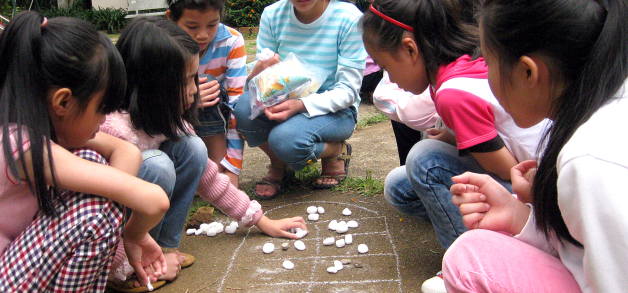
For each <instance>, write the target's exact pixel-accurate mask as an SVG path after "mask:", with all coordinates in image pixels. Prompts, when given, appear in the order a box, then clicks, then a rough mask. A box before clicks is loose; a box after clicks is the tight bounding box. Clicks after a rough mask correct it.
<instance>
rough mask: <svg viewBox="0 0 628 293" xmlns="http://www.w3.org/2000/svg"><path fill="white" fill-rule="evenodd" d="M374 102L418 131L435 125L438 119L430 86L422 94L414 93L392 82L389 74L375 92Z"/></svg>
mask: <svg viewBox="0 0 628 293" xmlns="http://www.w3.org/2000/svg"><path fill="white" fill-rule="evenodd" d="M373 104H374V105H375V106H376V107H377V108H378V109H379V110H380V111H382V113H384V114H385V115H386V116H387V117H388V118H390V119H391V120H394V121H397V122H401V123H403V124H405V125H407V126H408V127H410V128H412V129H415V130H418V131H424V130H427V129H429V128H432V127H434V124H435V123H436V120H438V114H437V113H436V108H435V107H434V101H432V97H431V96H430V91H429V88H428V89H427V90H425V91H424V92H423V93H422V94H420V95H414V94H412V93H410V92H406V91H404V90H403V89H400V88H399V87H398V86H397V84H396V83H392V82H390V79H389V78H388V75H387V74H384V77H383V78H382V80H381V81H380V83H379V84H378V85H377V88H375V92H373Z"/></svg>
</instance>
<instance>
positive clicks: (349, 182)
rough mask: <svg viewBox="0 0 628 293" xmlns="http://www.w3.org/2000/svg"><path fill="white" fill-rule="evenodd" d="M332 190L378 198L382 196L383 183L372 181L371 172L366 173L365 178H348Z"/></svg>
mask: <svg viewBox="0 0 628 293" xmlns="http://www.w3.org/2000/svg"><path fill="white" fill-rule="evenodd" d="M334 190H337V191H341V192H351V193H356V194H359V195H364V196H380V195H383V194H384V182H383V181H382V180H377V179H373V177H372V176H371V171H366V177H348V178H347V179H345V181H343V182H342V184H340V185H338V186H336V187H334Z"/></svg>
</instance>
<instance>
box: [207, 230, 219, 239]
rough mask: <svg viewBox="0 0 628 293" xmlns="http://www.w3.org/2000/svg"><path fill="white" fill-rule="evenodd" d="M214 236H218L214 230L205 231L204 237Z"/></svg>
mask: <svg viewBox="0 0 628 293" xmlns="http://www.w3.org/2000/svg"><path fill="white" fill-rule="evenodd" d="M216 234H218V233H217V232H216V228H209V229H207V231H205V235H207V236H209V237H214V236H216Z"/></svg>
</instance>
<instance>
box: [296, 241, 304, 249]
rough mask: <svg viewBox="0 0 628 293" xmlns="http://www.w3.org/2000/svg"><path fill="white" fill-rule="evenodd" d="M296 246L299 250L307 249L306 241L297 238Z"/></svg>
mask: <svg viewBox="0 0 628 293" xmlns="http://www.w3.org/2000/svg"><path fill="white" fill-rule="evenodd" d="M294 248H296V249H297V250H305V243H303V241H301V240H297V241H295V242H294Z"/></svg>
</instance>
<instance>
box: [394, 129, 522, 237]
mask: <svg viewBox="0 0 628 293" xmlns="http://www.w3.org/2000/svg"><path fill="white" fill-rule="evenodd" d="M467 171H470V172H475V173H481V174H488V175H490V176H491V177H493V178H494V179H495V180H497V182H499V183H501V184H502V185H503V186H504V187H506V188H507V189H508V190H510V191H512V187H511V185H510V181H507V180H503V179H500V178H498V177H497V176H495V175H493V174H489V173H488V172H487V171H486V170H484V169H483V168H482V166H480V164H479V163H478V162H477V161H476V160H475V159H474V158H473V157H472V156H471V155H466V156H462V157H461V156H459V154H458V149H457V148H456V147H455V146H452V145H450V144H447V143H444V142H442V141H439V140H434V139H425V140H421V141H419V142H418V143H416V144H415V145H414V147H412V149H411V150H410V153H409V154H408V158H407V159H406V165H405V166H401V167H397V168H395V169H393V170H392V171H390V173H388V176H386V183H385V186H384V196H385V197H386V201H388V202H389V203H390V204H391V205H392V206H393V207H394V208H395V209H397V210H399V211H400V212H402V213H404V214H406V215H408V216H411V217H415V218H420V219H423V220H426V221H428V222H431V223H432V226H434V230H435V232H436V237H437V238H438V241H440V244H441V245H442V246H443V247H444V248H448V247H449V246H450V245H451V244H452V243H453V242H454V240H456V238H458V236H460V234H462V233H463V232H465V231H467V228H466V227H465V225H464V223H463V222H462V215H461V214H460V210H459V209H458V207H457V206H456V205H454V203H453V202H452V200H451V199H452V197H453V196H452V195H451V193H450V192H449V188H450V187H451V186H452V185H453V184H454V183H453V181H451V177H453V176H456V175H460V174H462V173H464V172H467Z"/></svg>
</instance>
